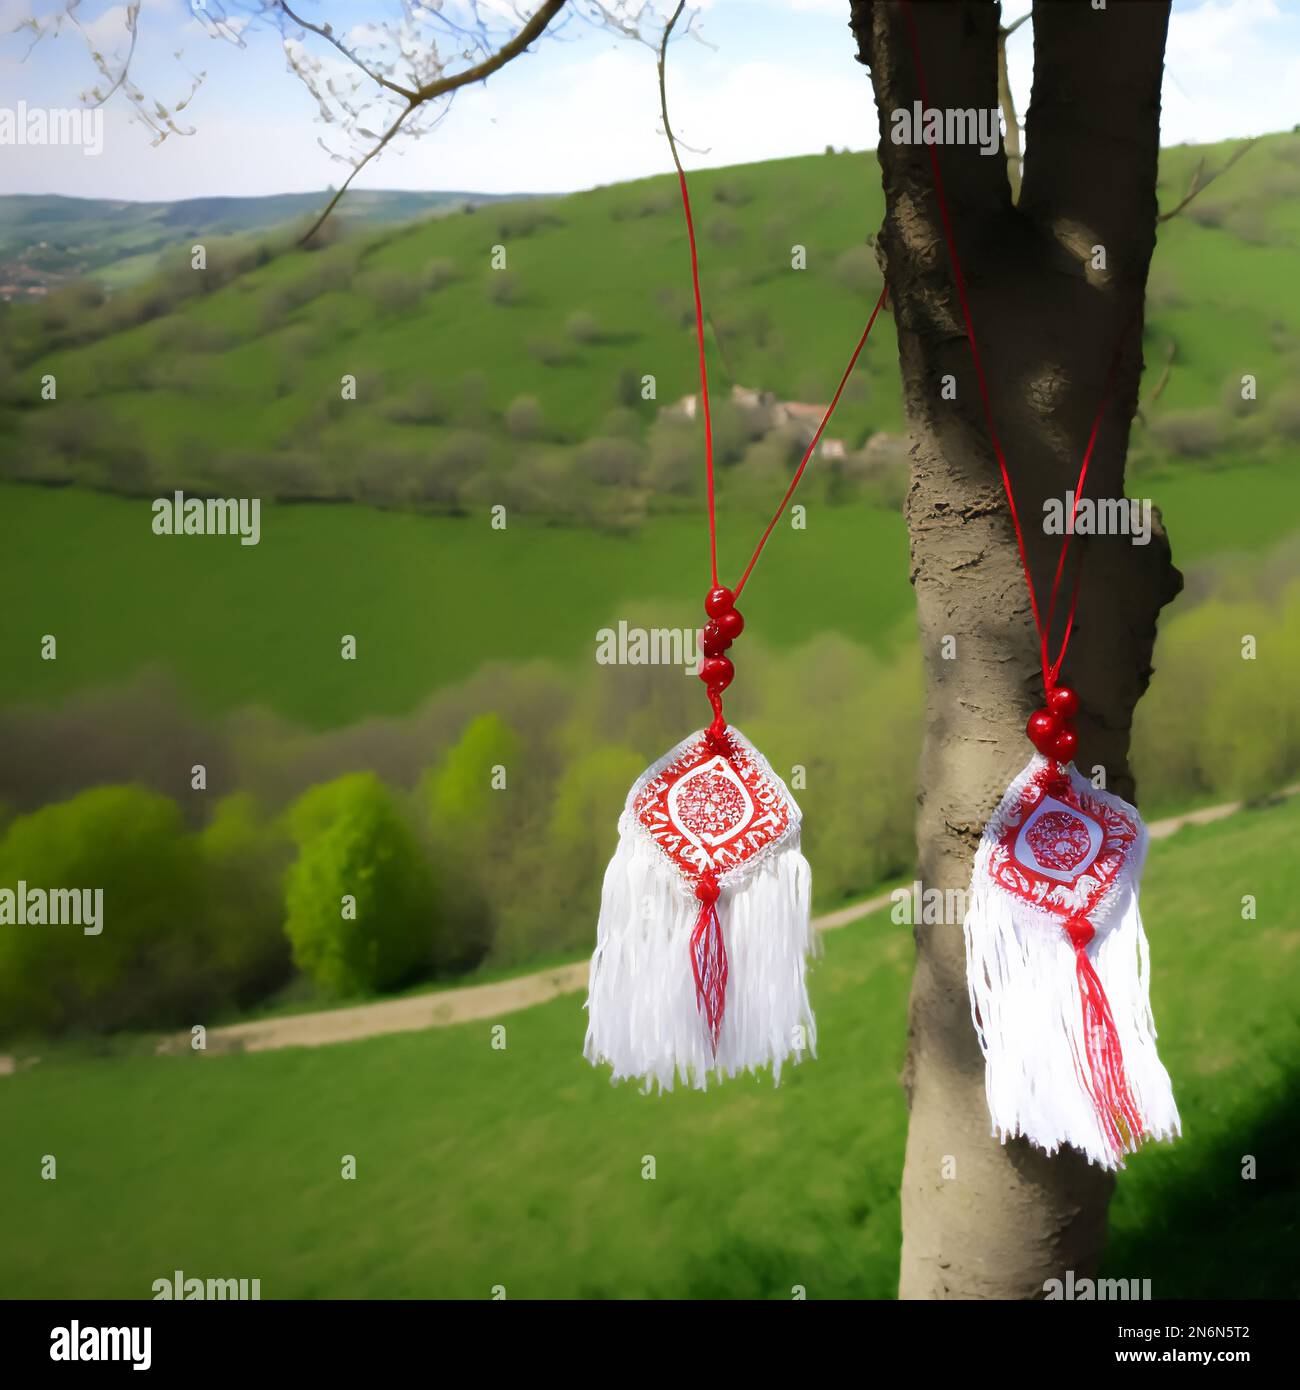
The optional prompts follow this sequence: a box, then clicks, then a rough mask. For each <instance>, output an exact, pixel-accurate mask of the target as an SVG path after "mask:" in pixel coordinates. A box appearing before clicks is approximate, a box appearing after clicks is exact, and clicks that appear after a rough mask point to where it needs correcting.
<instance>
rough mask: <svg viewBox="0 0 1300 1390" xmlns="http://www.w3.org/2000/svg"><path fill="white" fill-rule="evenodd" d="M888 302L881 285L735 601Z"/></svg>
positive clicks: (887, 291)
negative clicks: (832, 394) (855, 344)
mask: <svg viewBox="0 0 1300 1390" xmlns="http://www.w3.org/2000/svg"><path fill="white" fill-rule="evenodd" d="M888 298H889V286H888V285H883V286H882V287H881V290H880V298H879V299H877V300H876V307H875V308H874V309H873V310H872V311H871V317H870V318H869V319H868V320H867V326H866V327H865V328H864V329H863V330H862V337H860V338H859V339H858V345H857V347H855V348H854V349H853V356H852V357H850V358H849V365H848V366H847V367H845V368H844V375H843V376H841V377H840V384H839V385H838V386H837V387H836V388H835V395H834V397H833V398H832V400H831V403H830V405H828V406H827V407H826V413H825V414H824V415H823V416H822V418H821V423H820V424H819V425H818V426H817V431H816V433H815V434H814V435H813V437H812V442H811V443H810V444H809V445H808V447H807V449H806V450H805V451H804V456H803V458H802V459H801V460H800V461H799V467H798V468H797V469H795V474H794V477H793V478H791V479H790V486H789V487H788V488H786V490H785V496H784V497H783V498H782V499H781V504H780V506H778V507H777V509H776V511H775V513H774V514H773V516H772V520H771V521H769V522H768V523H767V530H766V531H764V532H763V534H762V536H761V537H760V538H759V542H758V544H757V545H756V546H755V547H754V553H753V555H751V556H750V559H749V564H748V565H746V566H745V572H744V574H742V575H741V576H740V583H739V584H737V585H736V588H735V590H734V592H735V595H736V597H737V598H739V597H740V594H741V590H742V589H744V587H745V585H746V584H747V583H748V582H749V576H750V575H751V574H753V572H754V566H755V565H756V564H758V557H759V556H760V555H761V554H762V553H763V547H764V546H765V545H766V544H767V538H768V537H769V536H770V535H771V534H772V532H773V530H774V529H775V527H776V523H777V522H778V521H780V520H781V513H782V512H784V511H785V509H786V506H787V505H788V503H789V501H790V499H791V498H792V497H793V496H794V490H795V488H797V487H798V486H799V479H800V478H802V477H803V471H804V469H805V468H807V467H808V460H809V459H810V458H812V456H813V453H814V451H815V450H816V448H817V441H818V440H819V439H820V438H821V437H822V431H823V430H824V429H825V428H826V422H827V421H828V420H829V419H830V418H831V415H832V414H833V413H834V411H835V407H836V406H837V405H839V403H840V396H841V395H843V393H844V387H845V385H846V384H847V383H848V379H849V377H850V376H851V375H852V373H853V368H854V366H856V364H857V360H858V354H859V353H860V352H861V351H862V349H863V348H864V347H866V345H867V339H868V338H869V337H870V336H871V328H872V325H873V324H874V323H875V321H876V315H877V314H878V313H879V312H880V311H881V309H882V308H883V307H884V304H885V300H886V299H888Z"/></svg>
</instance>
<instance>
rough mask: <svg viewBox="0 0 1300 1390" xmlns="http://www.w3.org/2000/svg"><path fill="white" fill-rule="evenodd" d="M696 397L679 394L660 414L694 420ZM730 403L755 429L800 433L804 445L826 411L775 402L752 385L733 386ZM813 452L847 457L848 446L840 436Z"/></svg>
mask: <svg viewBox="0 0 1300 1390" xmlns="http://www.w3.org/2000/svg"><path fill="white" fill-rule="evenodd" d="M699 399H700V398H699V396H698V395H695V394H692V395H689V396H683V397H682V398H681V399H680V400H678V401H674V402H673V403H672V405H669V406H665V407H664V408H663V410H662V411H661V414H662V415H664V416H666V417H669V418H671V419H677V420H694V419H695V418H696V416H697V414H698V413H699ZM731 400H732V403H733V404H734V405H735V406H736V407H737V408H738V409H740V410H742V411H744V412H745V414H746V415H748V416H749V417H750V421H751V424H756V425H757V426H758V429H759V432H761V433H763V434H766V433H767V432H768V431H769V430H773V429H781V428H786V429H789V430H791V431H792V432H793V433H794V434H795V435H797V436H800V437H801V438H802V440H803V442H804V443H805V444H808V443H810V442H811V440H812V437H813V435H814V434H815V433H816V432H817V426H818V425H820V424H821V422H822V416H823V415H825V414H826V407H825V406H824V405H812V404H810V403H808V402H806V401H779V400H777V398H776V396H775V394H774V393H773V392H771V391H763V390H760V389H758V388H756V387H750V386H739V385H733V386H732V388H731ZM817 452H818V453H819V454H820V455H821V456H822V457H823V458H828V459H842V458H845V457H847V455H848V448H847V446H846V445H845V443H844V441H843V440H842V439H823V440H822V441H821V443H820V445H819V446H818V449H817Z"/></svg>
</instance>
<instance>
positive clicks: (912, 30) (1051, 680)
mask: <svg viewBox="0 0 1300 1390" xmlns="http://www.w3.org/2000/svg"><path fill="white" fill-rule="evenodd" d="M901 4H902V10H903V16H904V18H905V19H906V21H907V30H908V37H909V40H910V43H911V48H912V58H913V61H914V63H915V66H916V85H917V90H918V91H919V92H920V96H921V105H922V106H923V107H924V108H927V109H928V108H929V106H930V96H929V92H928V90H927V88H926V82H925V68H924V65H923V64H922V62H921V43H920V39H919V37H918V35H917V31H916V21H915V19H914V17H913V15H912V7H911V4H910V3H909V0H901ZM927 148H928V150H929V153H930V169H931V172H932V173H933V176H934V193H935V199H936V201H937V202H938V204H939V220H940V223H941V224H942V227H943V234H944V240H945V241H946V242H947V244H948V256H949V259H950V260H951V262H952V273H953V280H954V282H955V283H956V286H957V298H958V300H959V301H960V303H961V311H962V317H963V319H964V320H965V324H966V338H967V341H968V342H969V343H970V350H971V357H972V359H973V360H974V364H975V379H976V382H977V384H978V387H979V393H980V401H981V403H982V404H983V407H984V420H985V423H986V425H987V427H988V432H989V440H990V442H991V443H992V445H993V452H994V454H995V455H996V457H997V461H998V471H999V472H1000V473H1001V475H1002V490H1003V492H1004V493H1005V494H1006V499H1007V507H1008V509H1009V510H1010V512H1011V525H1012V527H1013V528H1014V530H1015V533H1016V549H1017V551H1018V552H1019V555H1020V568H1021V570H1022V571H1023V572H1024V576H1025V587H1026V589H1027V590H1028V591H1029V607H1030V610H1031V612H1032V613H1033V617H1034V627H1035V630H1036V631H1037V634H1038V643H1039V659H1040V662H1041V665H1042V673H1043V689H1044V692H1049V691H1051V690H1052V689H1053V688H1054V687H1055V685H1056V681H1057V677H1058V676H1059V675H1060V673H1061V667H1062V666H1063V665H1064V662H1065V653H1066V650H1067V648H1068V647H1069V644H1070V636H1071V634H1072V632H1073V631H1074V619H1075V613H1076V611H1077V608H1078V603H1079V576H1080V574H1081V572H1082V560H1080V563H1079V565H1078V566H1077V567H1076V569H1075V576H1074V585H1073V588H1072V590H1071V593H1070V607H1069V611H1068V613H1067V615H1066V622H1065V631H1064V633H1063V635H1062V637H1061V646H1060V650H1059V651H1058V652H1057V655H1056V659H1055V661H1053V660H1050V659H1049V656H1048V648H1049V642H1050V639H1051V628H1052V621H1053V619H1054V618H1055V615H1056V601H1057V596H1058V593H1059V590H1060V585H1061V576H1062V574H1063V573H1064V570H1065V558H1066V553H1067V551H1068V550H1069V547H1070V541H1071V539H1072V538H1073V534H1074V518H1075V513H1076V512H1077V510H1078V506H1079V498H1080V497H1081V496H1082V494H1083V487H1084V483H1085V482H1086V480H1087V476H1088V464H1089V462H1090V461H1091V459H1092V452H1093V448H1094V447H1095V445H1096V443H1097V434H1098V431H1099V430H1100V428H1101V421H1102V416H1103V415H1104V414H1105V411H1106V406H1107V405H1108V404H1109V403H1110V396H1111V391H1112V389H1113V387H1114V383H1115V374H1116V371H1117V369H1118V367H1119V362H1120V357H1121V354H1122V351H1123V347H1124V343H1125V342H1126V340H1127V338H1128V332H1129V329H1130V328H1131V327H1132V325H1133V322H1134V320H1135V319H1136V318H1137V315H1138V312H1139V311H1140V309H1141V303H1140V301H1139V304H1138V307H1137V308H1136V309H1135V310H1134V312H1133V314H1132V315H1131V317H1130V318H1129V320H1128V322H1127V323H1125V325H1124V329H1123V331H1122V332H1121V334H1120V337H1119V341H1118V343H1117V344H1116V346H1115V352H1114V355H1113V356H1112V358H1111V363H1110V368H1109V370H1108V372H1107V374H1106V382H1105V386H1104V387H1103V390H1102V396H1101V401H1100V403H1099V405H1098V406H1097V413H1096V415H1095V416H1094V417H1093V422H1092V430H1091V432H1090V434H1089V436H1088V447H1087V448H1086V449H1085V450H1084V455H1083V463H1082V465H1081V466H1080V468H1079V477H1078V481H1077V482H1076V483H1075V488H1074V501H1073V503H1072V505H1071V508H1070V524H1069V526H1068V527H1067V528H1066V532H1065V536H1064V537H1063V538H1062V541H1061V552H1060V555H1059V557H1058V558H1057V562H1056V573H1055V576H1054V577H1053V580H1052V590H1051V597H1050V599H1049V603H1048V610H1047V618H1046V621H1044V619H1043V617H1042V614H1041V613H1040V611H1039V606H1038V595H1037V593H1036V591H1035V589H1034V579H1033V575H1032V573H1031V571H1030V568H1029V557H1028V553H1027V551H1026V547H1025V537H1024V531H1023V530H1022V529H1021V525H1020V514H1019V512H1018V511H1017V509H1016V499H1015V495H1014V493H1013V491H1012V487H1011V472H1010V470H1009V468H1008V467H1007V459H1006V455H1005V453H1004V452H1003V450H1002V441H1001V440H1000V439H999V438H998V431H997V425H996V424H995V423H994V420H993V405H992V401H991V399H990V396H989V387H988V381H987V379H986V378H985V375H984V364H983V361H982V360H981V358H980V352H979V344H978V343H977V342H976V340H975V323H974V320H973V318H972V317H971V310H970V299H969V296H968V295H967V291H966V277H965V276H964V275H963V274H962V269H961V259H960V257H959V256H958V254H957V239H956V236H955V235H954V233H953V225H952V216H951V214H950V212H949V210H948V200H947V197H946V196H945V194H944V188H943V174H942V172H941V171H940V167H939V152H938V149H937V147H936V146H935V145H933V144H930V145H928V146H927Z"/></svg>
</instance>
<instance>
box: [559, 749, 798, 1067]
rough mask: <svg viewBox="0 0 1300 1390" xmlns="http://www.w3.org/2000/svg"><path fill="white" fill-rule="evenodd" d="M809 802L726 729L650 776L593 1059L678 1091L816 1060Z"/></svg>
mask: <svg viewBox="0 0 1300 1390" xmlns="http://www.w3.org/2000/svg"><path fill="white" fill-rule="evenodd" d="M799 823H800V813H799V807H798V806H797V805H796V804H795V800H794V798H793V797H792V796H791V795H790V792H789V789H788V788H787V787H786V785H785V783H784V782H783V781H782V780H781V778H780V777H778V776H777V774H776V773H775V772H773V771H772V769H771V767H770V766H769V765H768V762H767V760H766V759H765V758H764V757H763V755H762V754H761V753H759V752H758V750H757V749H756V748H755V747H754V746H753V745H752V744H751V743H750V742H749V740H748V739H746V738H745V737H744V736H743V735H742V734H741V733H740V732H739V731H738V730H736V729H734V728H725V727H724V729H723V730H722V732H721V733H720V734H719V732H718V730H717V728H716V721H715V724H714V725H712V726H710V727H709V728H708V729H701V730H700V731H699V732H698V733H695V734H692V735H691V736H690V738H688V739H685V740H684V741H683V742H681V743H679V744H678V745H677V747H676V748H674V749H672V750H671V751H670V752H669V753H667V754H666V755H665V756H664V757H662V758H661V759H660V760H659V761H658V762H657V763H655V764H654V765H653V766H651V767H649V768H647V769H646V771H645V772H644V773H642V775H641V776H640V777H639V778H637V780H636V782H635V784H634V785H633V787H632V790H631V791H630V792H629V793H628V797H627V803H626V805H625V807H624V810H623V815H622V817H621V819H620V821H619V842H618V848H617V850H616V851H615V853H614V857H613V859H612V860H611V861H610V865H609V868H608V869H607V870H606V873H605V883H604V888H603V891H602V893H601V904H600V920H599V922H598V924H597V928H596V951H595V954H594V955H593V956H592V960H591V981H590V993H589V996H588V1000H587V1008H588V1010H589V1022H588V1026H587V1040H586V1045H585V1047H584V1049H583V1051H584V1055H585V1056H586V1057H587V1058H588V1060H590V1061H591V1062H593V1063H597V1064H598V1063H608V1064H609V1065H610V1066H611V1067H612V1068H613V1079H614V1080H616V1081H618V1080H621V1079H624V1078H628V1077H643V1078H644V1079H645V1081H646V1083H647V1085H648V1084H649V1083H650V1082H651V1081H652V1080H653V1081H655V1082H657V1083H658V1084H659V1086H660V1088H661V1089H664V1090H671V1089H672V1087H673V1084H674V1080H675V1079H680V1080H681V1081H682V1082H683V1083H685V1084H691V1085H694V1086H697V1087H700V1088H701V1089H703V1088H704V1087H705V1086H706V1084H707V1079H708V1076H709V1074H710V1073H714V1074H716V1075H717V1076H718V1077H722V1076H734V1075H735V1074H736V1073H737V1072H741V1071H748V1070H755V1069H757V1068H759V1067H764V1066H767V1065H769V1064H770V1065H771V1067H772V1070H773V1075H774V1077H775V1078H776V1079H778V1080H779V1079H780V1073H781V1067H782V1066H783V1065H784V1064H785V1062H786V1061H787V1060H791V1059H792V1060H794V1061H796V1062H798V1061H800V1060H802V1057H803V1054H804V1053H805V1052H810V1053H812V1054H813V1055H816V1038H817V1028H816V1023H815V1021H814V1019H813V1013H812V1009H811V1007H810V1005H809V1003H808V989H807V983H806V978H805V963H806V957H807V954H808V952H809V950H810V949H811V947H812V945H813V933H812V922H811V917H810V899H811V891H812V874H811V872H810V870H809V868H808V861H807V860H806V859H805V858H804V857H803V854H802V852H801V851H800V847H799Z"/></svg>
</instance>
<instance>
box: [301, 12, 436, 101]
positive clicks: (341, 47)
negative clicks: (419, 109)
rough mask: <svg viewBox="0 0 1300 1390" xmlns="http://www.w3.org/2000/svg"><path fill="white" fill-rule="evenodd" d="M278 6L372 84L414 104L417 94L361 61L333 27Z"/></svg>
mask: <svg viewBox="0 0 1300 1390" xmlns="http://www.w3.org/2000/svg"><path fill="white" fill-rule="evenodd" d="M277 4H278V5H279V7H280V9H282V10H283V11H284V13H285V14H287V15H288V16H289V18H290V19H291V20H293V22H294V23H295V24H296V25H298V26H299V28H302V29H306V30H308V31H309V32H311V33H313V34H319V35H320V37H321V38H323V39H324V40H325V41H326V43H331V44H333V45H334V47H335V48H337V49H338V51H339V52H340V53H341V54H342V55H343V56H344V57H345V58H346V59H347V60H348V62H349V63H351V64H352V65H353V66H354V67H357V68H360V69H361V71H362V72H364V73H365V75H366V76H367V77H368V78H370V80H371V81H372V82H377V83H378V84H379V85H380V86H381V87H387V88H388V90H389V91H390V92H395V93H396V94H397V95H398V96H399V97H405V98H406V100H407V101H409V102H412V103H414V102H415V98H416V94H415V92H413V91H412V90H411V89H410V88H409V87H403V86H401V85H400V84H399V83H397V82H393V81H392V80H391V79H389V78H387V77H385V76H384V75H383V73H380V72H375V71H374V69H373V68H371V67H368V66H367V65H366V64H365V63H363V62H362V61H361V59H360V58H358V57H357V55H356V54H355V53H354V52H353V51H352V50H351V49H350V48H348V47H347V45H346V44H344V43H343V42H342V41H341V40H339V39H337V38H335V36H334V30H333V27H332V26H331V25H329V24H312V23H311V22H310V21H308V20H306V19H303V18H302V17H301V16H299V15H296V14H294V12H293V11H292V10H291V9H290V8H289V6H288V5H286V4H285V3H284V0H277Z"/></svg>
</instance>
